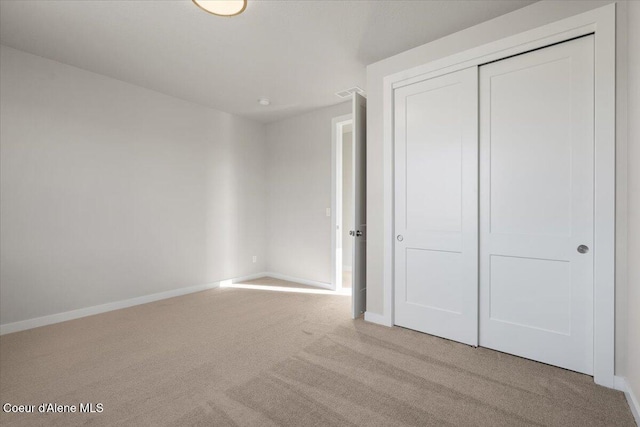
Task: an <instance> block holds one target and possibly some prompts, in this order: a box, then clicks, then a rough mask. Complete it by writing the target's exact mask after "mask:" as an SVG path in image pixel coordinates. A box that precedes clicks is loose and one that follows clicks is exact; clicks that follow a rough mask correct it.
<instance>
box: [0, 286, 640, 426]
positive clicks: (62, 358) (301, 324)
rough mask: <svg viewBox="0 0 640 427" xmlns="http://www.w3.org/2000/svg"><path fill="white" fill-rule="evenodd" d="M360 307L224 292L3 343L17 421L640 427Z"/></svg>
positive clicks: (539, 379) (580, 383) (555, 386)
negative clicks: (54, 406)
mask: <svg viewBox="0 0 640 427" xmlns="http://www.w3.org/2000/svg"><path fill="white" fill-rule="evenodd" d="M349 306H350V299H349V298H348V297H344V296H338V295H313V294H302V293H301V294H297V293H291V292H288V293H286V292H271V291H262V290H246V289H232V288H226V289H225V288H223V289H214V290H210V291H205V292H200V293H197V294H191V295H187V296H183V297H178V298H173V299H169V300H164V301H158V302H155V303H151V304H146V305H142V306H137V307H132V308H128V309H124V310H119V311H115V312H110V313H105V314H101V315H97V316H92V317H88V318H84V319H78V320H74V321H70V322H66V323H61V324H57V325H51V326H47V327H43V328H38V329H33V330H29V331H24V332H18V333H14V334H8V335H5V336H2V337H0V400H1V401H2V403H3V404H4V403H6V402H11V403H13V404H35V405H38V404H40V403H44V402H56V403H59V404H74V405H78V404H79V403H80V402H83V403H86V402H93V403H102V404H103V405H104V411H103V412H102V413H94V414H78V413H75V414H38V413H36V414H6V413H0V424H2V425H3V426H13V425H58V426H72V425H84V424H94V425H135V426H145V425H202V426H205V425H206V426H232V425H238V426H245V425H248V426H274V425H291V426H350V425H363V426H383V425H384V426H403V425H407V426H429V425H434V426H445V425H465V426H520V425H538V426H541V425H544V426H580V427H586V426H605V425H609V426H633V425H635V424H634V421H633V418H632V415H631V412H630V411H629V407H628V406H627V403H626V401H625V398H624V396H623V394H622V393H620V392H616V391H613V390H609V389H606V388H603V387H599V386H596V385H594V384H593V380H592V379H591V378H590V377H588V376H585V375H581V374H577V373H574V372H569V371H565V370H562V369H559V368H554V367H551V366H547V365H543V364H540V363H536V362H532V361H528V360H525V359H521V358H518V357H514V356H509V355H506V354H502V353H498V352H495V351H492V350H487V349H482V348H472V347H468V346H465V345H462V344H457V343H454V342H451V341H447V340H443V339H439V338H435V337H432V336H429V335H424V334H421V333H417V332H414V331H410V330H406V329H402V328H385V327H382V326H377V325H374V324H370V323H366V322H364V321H362V320H361V319H359V320H356V321H353V320H351V319H350V318H349Z"/></svg>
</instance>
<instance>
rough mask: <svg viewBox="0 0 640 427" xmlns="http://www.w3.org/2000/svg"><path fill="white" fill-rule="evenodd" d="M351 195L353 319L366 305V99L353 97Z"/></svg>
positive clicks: (357, 96) (358, 96)
mask: <svg viewBox="0 0 640 427" xmlns="http://www.w3.org/2000/svg"><path fill="white" fill-rule="evenodd" d="M352 114H353V163H354V168H353V172H354V174H353V195H354V211H355V218H354V221H353V224H354V227H355V232H354V234H355V236H354V241H353V264H352V265H353V271H352V272H353V283H352V292H353V294H352V298H351V300H352V301H351V302H352V310H351V314H352V317H353V318H354V319H355V318H356V317H358V316H360V315H361V314H362V313H364V311H365V308H366V305H367V276H366V275H367V264H366V258H367V100H366V99H365V97H363V96H362V95H359V94H357V93H354V94H353V113H352Z"/></svg>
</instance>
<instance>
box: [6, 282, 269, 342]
mask: <svg viewBox="0 0 640 427" xmlns="http://www.w3.org/2000/svg"><path fill="white" fill-rule="evenodd" d="M261 277H262V276H261ZM219 286H220V282H214V283H207V284H204V285H196V286H189V287H187V288H180V289H173V290H171V291H166V292H159V293H157V294H151V295H144V296H141V297H136V298H131V299H126V300H122V301H115V302H110V303H106V304H100V305H94V306H92V307H86V308H79V309H77V310H72V311H66V312H64V313H57V314H51V315H48V316H42V317H36V318H34V319H27V320H21V321H19V322H14V323H6V324H4V325H0V335H5V334H10V333H12V332H19V331H24V330H27V329H33V328H38V327H40V326H46V325H52V324H54V323H60V322H66V321H67V320H73V319H79V318H81V317H87V316H93V315H94V314H100V313H106V312H107V311H113V310H119V309H121V308H127V307H133V306H134V305H140V304H146V303H149V302H154V301H159V300H163V299H167V298H173V297H178V296H181V295H187V294H192V293H194V292H200V291H206V290H207V289H213V288H217V287H219Z"/></svg>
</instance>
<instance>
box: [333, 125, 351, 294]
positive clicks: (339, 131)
mask: <svg viewBox="0 0 640 427" xmlns="http://www.w3.org/2000/svg"><path fill="white" fill-rule="evenodd" d="M352 123H353V114H345V115H343V116H338V117H334V118H333V119H331V213H332V215H331V287H332V289H333V290H334V291H341V290H343V288H342V274H341V273H342V247H338V242H339V241H340V240H341V239H342V232H343V230H342V223H343V221H342V146H343V141H342V135H343V133H344V127H345V126H348V125H350V124H352Z"/></svg>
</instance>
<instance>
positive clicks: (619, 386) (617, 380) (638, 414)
mask: <svg viewBox="0 0 640 427" xmlns="http://www.w3.org/2000/svg"><path fill="white" fill-rule="evenodd" d="M613 387H614V388H615V389H616V390H620V391H622V392H624V396H625V397H626V398H627V403H628V404H629V408H631V413H632V414H633V418H635V420H636V424H637V425H638V426H640V402H638V398H637V396H636V395H635V393H634V392H633V390H632V389H631V387H629V384H628V383H627V379H626V378H625V377H619V376H617V375H616V376H615V377H614V378H613Z"/></svg>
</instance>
